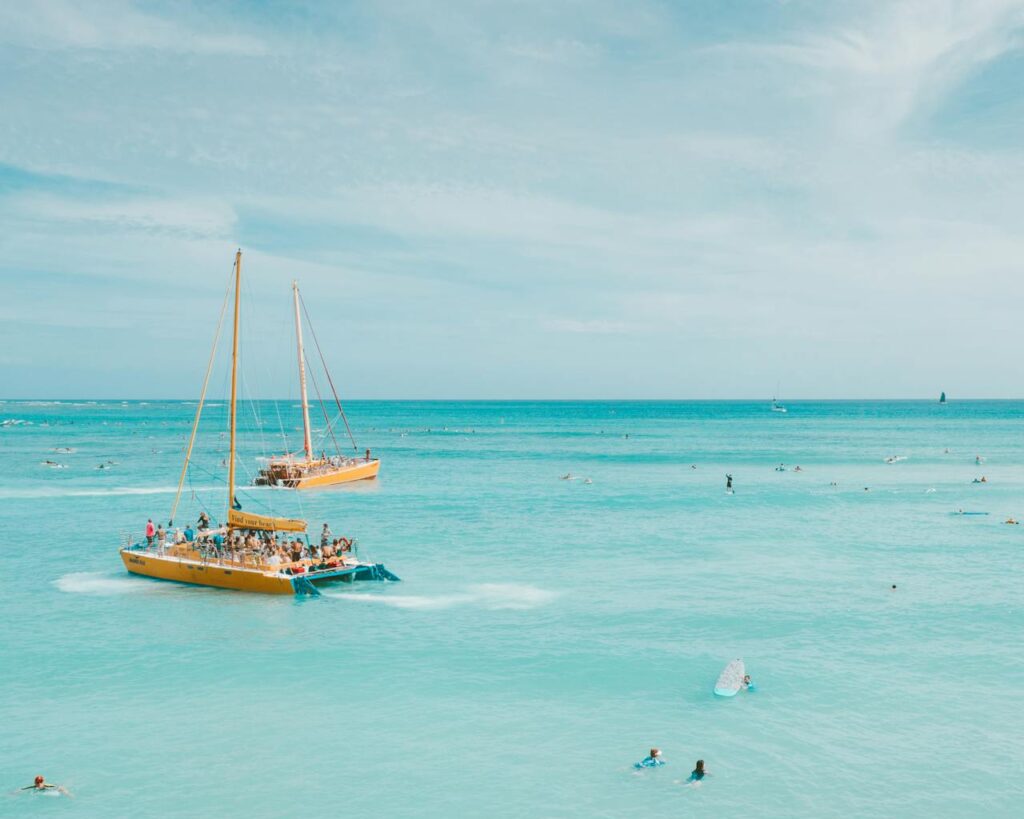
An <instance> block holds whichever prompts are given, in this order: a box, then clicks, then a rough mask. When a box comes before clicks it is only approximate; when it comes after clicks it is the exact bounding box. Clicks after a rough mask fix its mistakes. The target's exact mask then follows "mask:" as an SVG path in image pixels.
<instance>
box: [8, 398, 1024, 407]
mask: <svg viewBox="0 0 1024 819" xmlns="http://www.w3.org/2000/svg"><path fill="white" fill-rule="evenodd" d="M244 400H245V401H278V402H281V401H299V400H301V399H300V398H298V397H297V396H295V397H276V398H246V399H244ZM776 400H777V399H774V398H764V397H760V396H758V397H749V396H747V397H730V398H636V397H634V398H616V397H607V398H464V397H461V398H460V397H449V398H441V397H432V398H394V397H388V398H346V399H345V401H344V402H343V403H351V402H369V401H389V402H395V403H399V402H405V403H412V402H417V401H419V402H423V401H435V402H441V401H446V402H454V401H461V402H466V403H469V402H476V403H506V404H508V403H532V404H538V403H545V402H548V403H609V402H613V401H614V402H619V403H630V402H633V403H666V404H669V403H685V402H713V401H720V402H726V401H728V402H735V403H741V402H744V403H755V402H764V403H772V402H773V401H776ZM33 401H34V402H42V401H47V402H51V403H63V402H89V401H92V402H100V401H110V402H113V401H118V402H121V401H131V402H135V403H140V402H146V401H158V402H191V403H197V402H198V399H197V398H196V397H188V398H151V397H150V398H128V397H124V396H107V397H104V398H95V397H93V398H85V397H80V396H69V397H63V398H54V397H31V398H0V403H27V402H33ZM228 401H229V399H228V398H213V399H207V400H206V403H217V404H222V403H227V402H228ZM828 401H834V402H840V401H907V402H911V401H912V402H921V403H934V404H938V403H940V401H939V399H937V398H921V397H907V396H899V397H895V396H845V397H842V398H835V397H833V398H820V397H801V398H786V399H784V400H783V401H779V402H778V403H779V404H780V405H784V404H787V403H797V402H816V403H823V402H828ZM964 401H1024V396H1022V397H1014V398H1006V397H1003V398H996V397H985V396H972V397H963V398H956V399H949V398H947V399H946V402H945V403H947V404H951V403H956V402H964ZM240 403H241V401H240ZM310 403H311V404H312V403H313V402H312V401H311V402H310Z"/></svg>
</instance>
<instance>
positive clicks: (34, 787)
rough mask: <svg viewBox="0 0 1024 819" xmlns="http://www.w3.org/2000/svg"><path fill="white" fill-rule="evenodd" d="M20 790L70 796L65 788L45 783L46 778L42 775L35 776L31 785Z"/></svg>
mask: <svg viewBox="0 0 1024 819" xmlns="http://www.w3.org/2000/svg"><path fill="white" fill-rule="evenodd" d="M22 790H23V791H59V792H60V793H62V794H64V795H65V796H71V794H70V793H68V790H67V788H65V787H64V786H63V785H51V784H50V783H49V782H47V781H46V777H45V776H43V775H42V774H39V776H37V777H36V778H35V781H34V782H33V783H32V784H31V785H26V786H25V787H24V788H22Z"/></svg>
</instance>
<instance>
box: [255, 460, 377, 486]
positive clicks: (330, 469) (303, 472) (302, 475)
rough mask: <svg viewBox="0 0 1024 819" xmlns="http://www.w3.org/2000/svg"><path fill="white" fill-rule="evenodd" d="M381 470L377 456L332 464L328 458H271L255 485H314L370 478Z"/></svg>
mask: <svg viewBox="0 0 1024 819" xmlns="http://www.w3.org/2000/svg"><path fill="white" fill-rule="evenodd" d="M379 471H380V460H379V459H378V458H374V459H373V460H370V461H364V460H351V461H346V462H345V463H339V464H332V463H331V462H330V461H329V460H316V461H308V462H307V461H290V460H285V459H280V460H272V461H271V462H270V463H269V464H268V465H267V467H266V468H264V469H262V470H260V474H259V475H258V476H257V478H256V484H257V485H258V486H280V487H286V488H288V489H317V488H319V487H323V486H336V485H337V484H341V483H353V482H354V481H366V480H372V479H373V478H376V477H377V473H378V472H379Z"/></svg>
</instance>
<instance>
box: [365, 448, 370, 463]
mask: <svg viewBox="0 0 1024 819" xmlns="http://www.w3.org/2000/svg"><path fill="white" fill-rule="evenodd" d="M366 460H367V461H369V460H370V450H366Z"/></svg>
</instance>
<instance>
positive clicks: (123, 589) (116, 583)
mask: <svg viewBox="0 0 1024 819" xmlns="http://www.w3.org/2000/svg"><path fill="white" fill-rule="evenodd" d="M53 585H55V586H56V587H57V588H58V589H60V590H61V591H62V592H68V593H69V594H100V595H116V594H137V593H140V592H146V591H153V590H155V589H157V588H158V587H159V584H157V583H154V582H152V581H151V580H143V579H142V578H139V577H132V576H131V575H128V574H124V575H115V574H102V573H100V572H74V573H72V574H66V575H64V576H63V577H58V578H57V579H56V580H54V581H53Z"/></svg>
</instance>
